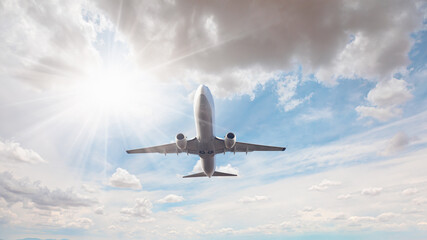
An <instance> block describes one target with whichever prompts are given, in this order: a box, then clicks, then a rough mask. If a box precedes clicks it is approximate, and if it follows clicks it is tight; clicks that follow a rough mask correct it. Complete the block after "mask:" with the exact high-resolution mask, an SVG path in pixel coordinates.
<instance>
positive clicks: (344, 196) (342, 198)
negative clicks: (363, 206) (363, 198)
mask: <svg viewBox="0 0 427 240" xmlns="http://www.w3.org/2000/svg"><path fill="white" fill-rule="evenodd" d="M349 198H351V194H342V195H339V196H338V197H337V199H339V200H346V199H349Z"/></svg>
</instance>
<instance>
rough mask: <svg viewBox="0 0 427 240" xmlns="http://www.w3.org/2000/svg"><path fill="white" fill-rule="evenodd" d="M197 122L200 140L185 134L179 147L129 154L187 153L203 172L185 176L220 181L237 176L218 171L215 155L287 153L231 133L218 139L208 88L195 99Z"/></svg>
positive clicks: (179, 137)
mask: <svg viewBox="0 0 427 240" xmlns="http://www.w3.org/2000/svg"><path fill="white" fill-rule="evenodd" d="M194 120H195V121H196V132H197V136H196V137H195V138H192V139H190V140H187V138H186V137H185V136H184V134H182V133H178V134H177V135H176V137H175V143H169V144H165V145H160V146H154V147H147V148H139V149H134V150H127V151H126V152H127V153H163V154H165V155H166V154H167V153H175V154H178V153H187V154H195V155H199V156H200V160H201V163H202V169H203V172H200V173H195V174H191V175H187V176H184V178H192V177H209V178H210V177H212V176H214V177H217V176H237V175H236V174H231V173H223V172H218V171H215V154H218V153H224V154H225V152H233V153H236V152H246V154H247V153H248V152H253V151H285V149H286V148H284V147H272V146H263V145H256V144H251V143H243V142H237V141H236V135H235V134H234V133H232V132H229V133H227V134H226V135H225V138H224V139H221V138H218V137H215V135H214V126H215V123H214V120H215V106H214V101H213V98H212V94H211V92H210V91H209V88H208V87H206V86H205V85H200V86H199V88H198V89H197V91H196V94H195V96H194Z"/></svg>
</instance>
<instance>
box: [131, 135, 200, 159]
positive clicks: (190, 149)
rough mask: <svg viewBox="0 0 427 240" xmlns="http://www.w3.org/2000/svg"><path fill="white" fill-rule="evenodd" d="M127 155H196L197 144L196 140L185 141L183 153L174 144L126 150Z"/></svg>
mask: <svg viewBox="0 0 427 240" xmlns="http://www.w3.org/2000/svg"><path fill="white" fill-rule="evenodd" d="M126 152H127V153H130V154H131V153H162V154H165V155H166V154H168V153H175V154H178V153H182V152H184V153H188V154H198V144H197V139H196V138H193V139H191V140H188V141H187V148H186V149H185V150H184V151H183V150H181V149H179V148H178V147H177V146H176V143H169V144H164V145H159V146H153V147H147V148H138V149H133V150H127V151H126Z"/></svg>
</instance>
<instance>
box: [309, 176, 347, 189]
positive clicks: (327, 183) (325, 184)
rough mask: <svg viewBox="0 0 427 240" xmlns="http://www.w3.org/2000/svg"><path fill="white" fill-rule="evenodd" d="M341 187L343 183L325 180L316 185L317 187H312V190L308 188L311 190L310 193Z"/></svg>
mask: <svg viewBox="0 0 427 240" xmlns="http://www.w3.org/2000/svg"><path fill="white" fill-rule="evenodd" d="M339 185H341V182H337V181H331V180H328V179H323V180H322V181H321V182H320V183H319V184H315V185H313V186H311V187H310V188H308V190H310V191H313V190H315V191H324V190H326V189H328V188H329V187H332V186H339Z"/></svg>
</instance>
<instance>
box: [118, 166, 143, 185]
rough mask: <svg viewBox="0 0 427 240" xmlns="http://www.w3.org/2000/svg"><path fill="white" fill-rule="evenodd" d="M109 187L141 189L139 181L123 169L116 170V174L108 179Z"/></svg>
mask: <svg viewBox="0 0 427 240" xmlns="http://www.w3.org/2000/svg"><path fill="white" fill-rule="evenodd" d="M110 185H111V186H113V187H118V188H132V189H141V188H142V186H141V182H140V181H139V179H138V178H137V177H136V176H135V175H132V174H130V173H129V172H128V171H126V170H125V169H123V168H117V169H116V172H115V173H114V174H113V175H112V176H111V178H110Z"/></svg>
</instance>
